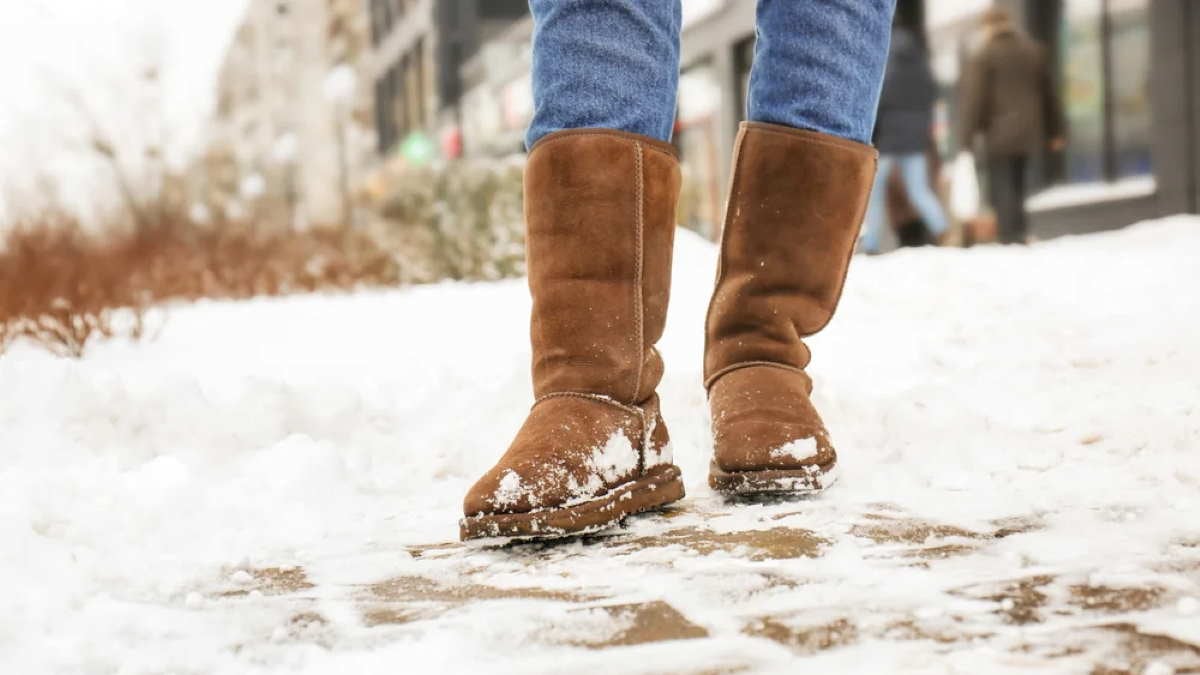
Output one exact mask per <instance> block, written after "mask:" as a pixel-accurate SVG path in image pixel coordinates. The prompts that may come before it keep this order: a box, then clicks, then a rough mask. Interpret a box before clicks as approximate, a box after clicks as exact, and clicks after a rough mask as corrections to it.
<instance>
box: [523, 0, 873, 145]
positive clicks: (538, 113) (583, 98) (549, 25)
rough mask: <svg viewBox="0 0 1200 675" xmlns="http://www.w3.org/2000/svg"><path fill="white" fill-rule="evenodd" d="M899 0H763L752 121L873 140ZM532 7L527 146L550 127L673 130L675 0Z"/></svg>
mask: <svg viewBox="0 0 1200 675" xmlns="http://www.w3.org/2000/svg"><path fill="white" fill-rule="evenodd" d="M895 1H896V0H758V10H757V11H758V41H757V44H756V46H755V54H754V67H753V68H752V70H751V73H750V92H749V97H748V98H749V100H748V101H747V107H748V111H747V115H748V118H749V119H750V120H752V121H756V122H771V123H774V124H782V125H785V126H789V127H795V128H799V129H812V130H814V131H820V132H823V133H827V134H832V135H835V136H841V137H843V138H848V139H851V140H854V141H858V142H860V143H869V142H870V139H871V131H872V130H873V128H874V125H875V107H876V104H877V102H878V100H879V90H880V87H881V86H882V83H883V70H884V65H885V64H886V62H887V53H888V42H889V40H890V37H891V24H892V13H893V11H894V9H895ZM529 5H530V8H531V10H532V11H533V18H534V32H533V100H534V115H533V121H532V122H531V123H530V125H529V130H528V132H527V134H526V136H525V142H526V145H527V146H528V147H533V144H534V143H536V142H537V141H538V139H540V138H541V137H542V136H545V135H546V134H549V133H553V132H555V131H561V130H563V129H575V128H583V127H600V128H607V129H619V130H622V131H631V132H634V133H638V134H643V135H645V136H650V137H653V138H657V139H659V140H663V141H669V140H670V139H671V131H672V129H673V128H674V125H675V94H676V88H677V86H678V84H679V32H680V23H681V19H680V2H679V0H530V2H529ZM729 86H733V83H729Z"/></svg>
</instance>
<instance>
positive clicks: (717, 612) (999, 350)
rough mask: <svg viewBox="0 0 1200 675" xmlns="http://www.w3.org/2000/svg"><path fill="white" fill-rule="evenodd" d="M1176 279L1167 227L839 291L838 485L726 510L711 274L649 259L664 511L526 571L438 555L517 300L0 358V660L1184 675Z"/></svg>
mask: <svg viewBox="0 0 1200 675" xmlns="http://www.w3.org/2000/svg"><path fill="white" fill-rule="evenodd" d="M1198 258H1200V220H1198V219H1196V218H1185V217H1178V218H1170V219H1166V220H1163V221H1159V222H1152V223H1145V224H1139V225H1136V226H1132V227H1129V228H1127V229H1125V230H1122V231H1118V232H1111V233H1105V234H1098V235H1091V236H1087V237H1077V238H1065V239H1058V240H1054V241H1050V242H1045V243H1040V244H1037V245H1035V246H1033V247H1029V248H1024V247H994V246H989V247H979V248H975V249H970V250H965V251H964V250H945V249H939V250H934V249H921V250H905V251H901V252H898V253H895V254H891V255H888V256H881V257H878V258H856V259H855V260H854V262H853V267H852V270H851V274H850V277H849V284H848V286H847V289H846V292H845V295H844V298H843V301H842V307H841V310H840V311H839V314H838V316H837V318H836V319H835V321H834V322H833V323H832V324H831V326H830V327H829V328H828V329H827V330H826V331H825V332H824V333H822V334H821V335H819V336H817V337H816V338H815V339H813V340H812V341H811V347H812V350H813V354H814V361H813V365H812V368H811V373H812V375H813V378H814V381H815V383H816V389H815V400H816V404H817V406H818V408H819V409H820V410H821V411H822V413H823V415H824V416H825V418H826V422H827V423H828V425H829V427H830V430H831V432H832V436H833V440H834V442H835V445H836V446H837V447H838V449H839V451H840V468H841V472H842V473H841V480H840V482H839V483H838V484H837V485H836V486H835V487H834V488H832V489H831V490H830V491H829V492H828V493H826V494H825V495H823V496H821V497H819V498H815V499H808V500H802V501H795V502H789V501H779V500H760V501H752V502H749V503H737V504H731V503H726V502H725V501H724V500H723V499H721V498H719V497H718V496H716V495H715V494H713V493H712V491H711V490H709V489H708V487H707V485H706V474H707V468H708V462H709V459H710V451H711V441H710V440H709V438H708V426H707V412H706V409H705V399H704V393H703V390H702V387H701V372H700V371H701V345H702V334H701V327H702V326H703V315H704V309H705V306H706V304H707V300H708V292H709V289H710V287H711V283H712V279H713V271H714V265H715V251H714V248H713V247H712V246H711V245H710V244H707V243H705V242H702V241H700V240H698V239H696V238H695V237H692V236H690V235H687V234H686V233H684V232H680V234H679V237H678V246H677V256H676V262H675V266H674V269H675V279H674V295H673V300H672V312H671V316H670V319H669V322H668V328H667V334H666V336H665V337H664V339H663V340H662V342H661V343H660V348H661V350H662V352H663V354H664V356H665V358H666V361H667V375H666V378H665V379H664V381H663V385H662V387H661V388H660V393H661V396H662V404H663V411H664V417H665V419H666V421H667V424H668V426H669V428H670V432H671V435H672V441H673V447H674V448H675V450H676V452H675V459H676V461H677V462H678V463H679V464H680V465H681V466H682V468H683V470H684V476H685V480H686V482H687V489H688V493H689V494H688V497H687V498H686V499H685V500H684V501H683V502H682V504H681V506H680V508H678V509H676V510H674V511H672V512H670V513H668V514H665V515H658V516H647V517H642V518H638V519H636V520H633V521H631V523H630V524H629V526H628V528H627V529H625V530H620V531H617V532H615V533H612V534H610V535H609V536H606V537H603V538H592V539H587V540H583V541H579V540H577V541H572V542H568V543H565V544H562V545H560V546H555V547H544V546H523V547H516V548H511V549H484V550H479V549H476V548H469V547H463V546H460V545H459V544H458V543H457V542H456V541H455V538H456V536H457V519H458V518H459V516H460V509H461V500H462V497H463V495H464V494H465V492H466V490H467V488H468V487H469V486H470V485H471V484H472V483H473V482H474V480H475V479H476V478H478V476H479V475H480V474H481V473H482V472H483V471H484V470H486V469H487V468H488V467H490V466H491V464H492V463H493V462H494V461H495V459H496V458H498V457H499V456H500V454H501V453H502V452H503V451H504V448H505V447H506V446H507V444H508V442H509V440H510V438H511V435H512V433H514V432H515V431H516V429H517V428H518V426H519V424H520V422H521V420H522V419H523V416H524V414H525V413H526V411H527V410H528V404H529V403H530V402H531V401H532V393H531V391H530V385H529V382H528V356H529V347H528V342H527V340H528V337H527V331H528V324H527V321H526V316H527V312H528V309H529V298H528V293H527V291H526V289H525V286H524V282H523V281H521V280H514V281H508V282H502V283H492V284H441V285H436V286H428V287H418V288H410V289H404V290H396V291H388V292H361V293H356V294H353V295H328V296H308V297H293V298H285V299H273V300H255V301H249V302H238V303H231V302H200V303H196V304H193V305H187V306H173V307H170V308H168V309H167V310H166V311H165V313H164V314H163V315H161V316H158V317H156V321H159V322H160V323H161V329H160V331H159V333H158V335H157V337H156V338H155V339H153V340H150V341H147V342H142V343H129V342H125V341H114V342H110V343H105V344H101V345H97V347H96V348H95V349H94V350H92V351H91V352H90V353H89V354H88V355H87V357H86V358H84V359H83V360H81V361H70V360H61V359H56V358H54V357H52V356H50V355H48V354H47V353H45V352H43V351H41V350H38V349H35V348H33V347H32V346H29V345H17V346H16V347H14V348H13V349H12V350H11V351H10V352H9V353H8V354H6V355H5V356H3V357H0V448H2V452H3V454H2V455H0V457H2V459H0V538H2V539H3V541H4V542H5V545H4V546H3V547H2V548H0V580H2V581H0V585H2V586H3V589H2V590H3V593H2V595H0V597H3V601H2V602H3V605H2V607H3V609H4V611H2V612H0V664H3V665H4V668H3V670H4V671H5V672H12V673H59V672H62V673H165V672H179V673H193V672H195V673H277V672H289V673H329V672H356V673H384V672H386V673H394V672H397V670H398V669H399V671H400V672H422V673H425V672H522V673H527V672H535V673H536V672H562V671H563V670H564V669H565V668H567V667H569V668H571V669H575V670H578V671H580V672H595V671H599V670H603V671H604V672H631V673H637V672H644V673H657V672H664V671H670V672H701V671H704V672H711V671H721V670H739V669H741V670H745V671H749V672H794V668H795V660H796V659H797V658H803V659H805V664H804V666H805V668H806V669H810V670H812V671H813V672H889V673H904V672H939V673H947V672H948V673H956V672H971V673H973V674H975V673H1033V672H1087V671H1089V670H1091V668H1092V666H1093V665H1096V664H1100V665H1104V666H1106V667H1112V668H1117V667H1118V666H1120V667H1122V668H1127V669H1132V670H1134V671H1135V672H1139V671H1146V670H1148V669H1158V670H1159V671H1161V672H1169V671H1168V670H1166V669H1174V670H1177V671H1185V672H1186V670H1187V669H1188V668H1192V669H1195V668H1197V667H1200V664H1197V662H1196V659H1198V658H1200V657H1197V655H1196V653H1195V652H1194V651H1188V649H1187V648H1186V645H1188V644H1191V645H1197V644H1200V621H1197V620H1196V612H1197V609H1196V600H1195V598H1196V597H1198V596H1200V519H1198V518H1197V514H1198V513H1200V461H1197V455H1196V452H1197V446H1198V445H1200V377H1197V375H1200V350H1197V349H1196V347H1195V346H1196V345H1197V344H1200V294H1197V293H1196V292H1195V290H1196V289H1197V288H1200V264H1198V263H1200V259H1198ZM603 454H604V455H605V456H607V451H605V452H604V453H603ZM1147 636H1157V637H1147ZM682 640H686V642H681V641H682ZM1172 645H1174V647H1172ZM1189 659H1191V660H1189ZM1121 664H1126V665H1121Z"/></svg>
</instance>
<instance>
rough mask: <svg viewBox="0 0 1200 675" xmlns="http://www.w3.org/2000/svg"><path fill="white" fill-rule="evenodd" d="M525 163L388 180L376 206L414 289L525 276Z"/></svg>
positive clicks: (412, 172)
mask: <svg viewBox="0 0 1200 675" xmlns="http://www.w3.org/2000/svg"><path fill="white" fill-rule="evenodd" d="M522 165H523V161H522V159H519V158H514V159H509V160H502V161H495V160H491V161H488V160H456V161H452V162H445V163H441V164H437V165H434V166H429V167H422V168H406V169H403V170H399V171H397V172H395V173H393V174H391V175H389V176H387V177H386V179H385V180H386V182H387V185H386V187H385V188H384V191H383V196H382V198H381V199H380V200H379V202H378V204H376V205H375V211H376V213H377V215H378V216H379V219H378V221H377V223H376V225H377V226H378V227H380V228H382V230H383V231H384V232H385V233H386V236H387V238H388V240H389V245H394V246H395V247H396V248H397V250H398V253H399V255H400V256H401V259H402V261H403V263H404V264H403V267H404V276H405V278H406V279H407V280H411V281H434V280H438V279H502V278H506V277H513V276H520V275H521V274H523V273H524V270H525V262H524V261H525V258H524V242H525V231H524V219H523V215H522V201H521V172H522Z"/></svg>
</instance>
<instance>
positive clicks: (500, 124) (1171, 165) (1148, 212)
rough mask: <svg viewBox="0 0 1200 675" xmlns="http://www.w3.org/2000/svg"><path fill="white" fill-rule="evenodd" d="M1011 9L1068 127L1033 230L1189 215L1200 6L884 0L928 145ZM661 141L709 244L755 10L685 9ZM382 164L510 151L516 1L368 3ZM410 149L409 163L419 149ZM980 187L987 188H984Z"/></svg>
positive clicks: (515, 117)
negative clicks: (912, 68) (915, 58)
mask: <svg viewBox="0 0 1200 675" xmlns="http://www.w3.org/2000/svg"><path fill="white" fill-rule="evenodd" d="M993 3H995V4H1000V5H1003V6H1006V7H1008V8H1009V9H1010V10H1012V11H1013V14H1014V16H1015V17H1016V18H1017V19H1018V22H1019V24H1020V25H1021V26H1022V27H1023V28H1024V30H1026V31H1027V32H1028V33H1030V34H1031V35H1032V36H1033V37H1035V38H1037V39H1039V40H1041V41H1042V42H1043V43H1044V44H1045V45H1046V46H1047V49H1048V53H1049V54H1050V56H1051V60H1052V65H1053V70H1054V72H1055V77H1056V84H1057V87H1058V88H1059V91H1060V93H1061V95H1062V97H1063V100H1064V104H1065V108H1066V113H1067V116H1068V119H1069V123H1070V134H1069V138H1068V148H1067V151H1066V152H1065V153H1063V154H1061V155H1052V154H1051V153H1049V152H1047V153H1046V155H1045V157H1042V158H1039V160H1040V161H1038V162H1036V164H1037V166H1036V167H1035V170H1034V171H1033V174H1034V176H1033V180H1034V181H1035V183H1036V185H1035V187H1036V188H1038V190H1037V192H1036V194H1034V195H1033V196H1032V197H1031V198H1030V200H1029V203H1028V206H1029V208H1030V210H1031V211H1032V217H1031V226H1032V230H1033V232H1034V233H1035V234H1036V235H1039V236H1043V237H1044V236H1054V235H1058V234H1063V233H1068V232H1084V231H1091V230H1097V229H1105V228H1110V227H1119V226H1121V225H1124V224H1128V223H1131V222H1135V221H1137V220H1140V219H1143V218H1149V217H1155V216H1159V215H1163V214H1168V213H1176V212H1196V211H1197V210H1198V208H1200V2H1196V1H1195V0H898V6H897V17H898V18H897V20H898V21H900V22H902V23H904V24H906V25H908V26H910V27H911V28H913V29H914V32H916V33H917V34H918V35H919V36H921V38H922V39H923V40H925V41H926V43H927V45H928V47H929V51H930V55H931V59H932V62H933V66H934V71H935V74H936V76H937V79H938V81H939V83H940V86H941V90H942V97H941V100H940V101H939V103H938V105H937V109H936V110H935V128H934V129H933V130H932V138H931V141H932V142H933V143H934V144H935V147H936V148H937V150H938V151H939V152H940V153H941V154H942V156H943V157H949V156H951V155H953V154H954V153H955V152H957V151H958V149H959V147H958V146H959V141H958V139H957V138H955V134H954V132H955V127H956V124H955V123H954V122H955V119H956V115H957V112H958V111H957V105H956V90H957V84H958V77H959V72H960V71H961V67H962V63H963V62H964V60H965V58H966V57H967V55H968V54H969V52H970V50H971V49H973V48H975V47H976V46H977V44H978V32H977V27H978V20H979V16H980V15H981V14H982V12H983V11H985V10H986V9H987V8H988V7H990V6H991V5H992V4H993ZM682 6H683V12H684V16H683V26H684V29H683V44H682V54H681V76H680V87H679V104H678V120H677V127H676V134H675V143H676V145H677V146H679V148H680V150H681V157H682V160H683V165H684V166H683V168H684V174H685V195H684V202H685V208H684V209H683V213H682V217H683V218H684V220H685V224H687V225H688V226H690V227H693V228H694V229H697V230H699V231H701V232H703V233H705V234H708V235H710V236H716V234H717V230H718V229H719V226H720V225H719V223H720V221H721V211H722V208H723V204H722V200H723V199H724V195H723V190H724V186H725V185H726V184H727V181H728V175H729V157H730V154H731V152H732V150H733V142H734V137H735V135H736V132H737V124H738V122H739V121H740V120H741V119H742V117H743V116H744V111H745V105H746V93H747V85H748V82H749V74H750V68H751V65H752V63H753V55H754V35H755V31H754V11H755V2H754V0H686V1H685V2H684V3H683V5H682ZM370 9H371V17H372V21H371V25H372V27H373V30H372V35H373V41H374V44H375V49H374V52H373V56H372V63H371V74H372V75H371V76H372V77H373V79H374V82H375V93H376V98H375V103H376V108H375V119H376V125H377V128H378V129H379V135H378V138H379V143H378V150H379V152H380V153H381V154H384V155H389V154H395V153H396V152H397V150H400V154H402V155H403V154H405V153H404V152H403V151H404V148H405V146H406V145H411V146H412V149H413V150H420V149H421V147H422V144H421V143H418V142H417V141H419V140H420V138H421V137H425V138H427V139H431V140H428V141H427V142H426V145H431V146H432V150H431V152H434V153H440V154H441V155H442V156H457V155H458V154H460V153H464V154H467V155H471V156H495V155H503V154H509V153H512V152H519V151H520V150H521V147H522V145H521V139H522V135H523V131H524V128H525V126H526V125H527V123H528V121H529V119H530V116H531V115H532V112H533V101H532V95H531V86H530V43H531V37H532V30H533V28H532V22H531V20H530V18H529V16H528V10H527V7H526V3H525V2H524V0H513V1H512V2H498V1H491V2H485V1H482V0H452V1H451V0H446V1H440V2H437V3H434V2H433V1H432V0H371V2H370ZM418 154H419V153H418ZM985 178H986V177H985Z"/></svg>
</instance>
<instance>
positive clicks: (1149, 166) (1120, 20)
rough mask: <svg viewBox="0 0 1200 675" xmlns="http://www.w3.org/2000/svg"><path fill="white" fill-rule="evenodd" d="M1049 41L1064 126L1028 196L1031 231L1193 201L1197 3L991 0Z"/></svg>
mask: <svg viewBox="0 0 1200 675" xmlns="http://www.w3.org/2000/svg"><path fill="white" fill-rule="evenodd" d="M1002 4H1004V5H1006V6H1007V7H1009V8H1010V9H1011V10H1012V11H1013V13H1014V15H1015V16H1017V17H1018V18H1019V19H1020V23H1021V24H1022V25H1023V26H1025V28H1026V30H1027V31H1028V32H1029V33H1030V34H1031V35H1033V36H1034V37H1035V38H1037V39H1039V40H1041V41H1042V42H1043V43H1044V44H1046V45H1047V46H1048V47H1049V54H1050V57H1051V59H1052V61H1053V64H1054V71H1055V73H1056V77H1057V84H1058V88H1059V91H1060V92H1061V95H1062V98H1063V105H1064V108H1065V112H1066V116H1067V122H1068V125H1069V137H1068V146H1067V150H1066V152H1065V153H1063V154H1062V155H1061V156H1055V155H1051V154H1050V153H1047V155H1046V156H1045V157H1044V158H1042V171H1041V181H1042V183H1043V184H1045V185H1049V186H1050V187H1048V188H1047V189H1046V190H1044V191H1043V192H1042V193H1040V194H1037V195H1034V196H1033V197H1032V198H1031V199H1030V200H1029V203H1028V206H1029V207H1030V209H1031V211H1032V212H1033V214H1032V219H1031V224H1032V226H1033V228H1034V231H1035V232H1036V233H1038V234H1042V235H1055V234H1062V233H1068V232H1083V231H1090V230H1097V229H1108V228H1113V227H1120V226H1121V225H1124V224H1127V223H1132V222H1136V221H1137V220H1141V219H1145V218H1152V217H1156V216H1161V215H1166V214H1171V213H1182V212H1191V213H1195V212H1197V211H1200V3H1198V2H1196V1H1195V0H1003V3H1002Z"/></svg>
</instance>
